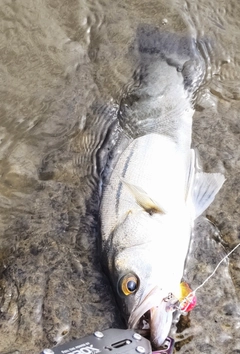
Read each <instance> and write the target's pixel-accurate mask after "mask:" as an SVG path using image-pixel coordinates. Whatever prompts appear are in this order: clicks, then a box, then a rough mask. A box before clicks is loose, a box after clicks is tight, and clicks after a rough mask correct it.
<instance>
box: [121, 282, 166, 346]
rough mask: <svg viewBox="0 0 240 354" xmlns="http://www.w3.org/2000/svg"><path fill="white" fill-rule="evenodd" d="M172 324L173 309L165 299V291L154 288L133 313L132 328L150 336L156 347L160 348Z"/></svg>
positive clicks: (131, 316)
mask: <svg viewBox="0 0 240 354" xmlns="http://www.w3.org/2000/svg"><path fill="white" fill-rule="evenodd" d="M171 324H172V311H171V310H169V306H168V303H167V302H166V301H165V300H164V296H163V292H162V291H161V290H160V289H159V288H158V287H155V288H153V289H152V290H151V291H150V292H149V293H148V295H147V296H146V297H145V298H144V299H143V301H142V302H141V303H140V305H139V306H138V307H136V308H135V309H134V311H133V312H132V313H131V315H130V317H129V321H128V325H129V327H130V328H134V329H136V330H137V331H138V332H139V333H140V334H142V335H143V336H146V337H150V340H151V342H152V344H153V346H154V347H156V348H159V347H160V346H161V345H162V344H163V342H164V341H165V339H166V337H167V336H168V333H169V331H170V328H171Z"/></svg>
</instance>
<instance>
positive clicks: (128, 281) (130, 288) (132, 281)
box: [120, 274, 139, 296]
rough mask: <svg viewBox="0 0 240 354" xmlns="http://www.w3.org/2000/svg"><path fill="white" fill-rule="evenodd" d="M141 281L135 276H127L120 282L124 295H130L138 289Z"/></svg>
mask: <svg viewBox="0 0 240 354" xmlns="http://www.w3.org/2000/svg"><path fill="white" fill-rule="evenodd" d="M138 285H139V280H138V278H137V277H136V275H134V274H127V275H125V276H124V277H122V279H121V280H120V288H121V291H122V292H123V294H124V295H127V296H128V295H130V294H133V293H135V292H136V290H137V289H138Z"/></svg>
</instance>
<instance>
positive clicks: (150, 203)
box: [121, 178, 165, 215]
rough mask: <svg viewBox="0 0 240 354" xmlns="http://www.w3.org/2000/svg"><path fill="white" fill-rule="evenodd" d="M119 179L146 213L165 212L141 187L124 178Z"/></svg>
mask: <svg viewBox="0 0 240 354" xmlns="http://www.w3.org/2000/svg"><path fill="white" fill-rule="evenodd" d="M121 181H122V183H123V184H124V185H125V186H127V187H128V189H129V190H130V192H131V193H132V195H133V196H134V198H135V199H136V202H137V203H138V205H140V206H141V207H142V208H143V209H144V210H145V211H146V212H147V213H149V214H150V215H152V214H155V213H160V214H165V211H164V209H163V208H161V207H160V206H159V205H158V203H157V202H155V201H154V200H153V199H152V198H150V197H149V195H148V194H147V193H146V192H145V191H144V190H143V189H142V188H141V187H138V186H136V185H134V184H131V183H129V182H127V181H126V180H125V179H124V178H121Z"/></svg>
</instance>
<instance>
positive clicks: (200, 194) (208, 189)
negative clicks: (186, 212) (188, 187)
mask: <svg viewBox="0 0 240 354" xmlns="http://www.w3.org/2000/svg"><path fill="white" fill-rule="evenodd" d="M224 181H225V177H224V175H222V174H221V173H205V172H197V173H196V175H195V178H194V185H193V190H192V201H193V206H194V209H195V218H197V217H198V216H199V215H201V214H202V213H203V212H204V211H205V210H206V209H207V208H208V207H209V205H210V204H211V203H212V202H213V200H214V198H215V196H216V194H217V193H218V191H219V190H220V188H221V187H222V185H223V183H224Z"/></svg>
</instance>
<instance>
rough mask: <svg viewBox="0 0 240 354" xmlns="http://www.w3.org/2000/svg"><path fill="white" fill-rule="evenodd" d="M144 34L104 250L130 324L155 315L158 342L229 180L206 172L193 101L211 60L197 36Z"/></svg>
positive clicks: (124, 105)
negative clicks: (206, 217)
mask: <svg viewBox="0 0 240 354" xmlns="http://www.w3.org/2000/svg"><path fill="white" fill-rule="evenodd" d="M140 34H141V35H144V36H145V37H144V38H142V37H141V36H140V39H138V47H137V49H138V50H137V52H138V56H139V58H140V59H139V67H140V69H139V70H138V72H139V73H140V74H139V75H140V76H139V77H140V79H139V80H140V82H139V84H138V85H135V87H134V88H133V90H132V91H131V92H130V93H129V94H128V97H125V98H124V100H123V102H121V108H120V113H119V125H120V127H121V129H122V134H125V135H126V136H127V137H128V140H127V141H128V143H127V144H126V146H125V147H124V149H123V151H122V152H121V154H119V156H118V159H117V161H116V162H115V165H114V166H112V168H111V169H109V170H108V171H109V175H108V177H107V178H106V181H105V182H104V184H103V193H102V200H101V206H100V221H101V248H102V250H101V251H102V263H103V266H104V268H105V270H106V271H107V272H108V275H109V277H110V280H111V282H112V286H113V289H114V291H115V294H116V298H117V301H118V303H119V306H120V309H121V314H122V315H123V316H124V318H125V319H126V322H127V325H128V327H129V328H135V329H138V328H142V326H144V323H145V322H146V321H147V322H148V324H149V327H150V338H151V342H152V344H153V347H155V348H159V347H160V346H161V345H162V344H163V343H164V340H165V339H166V337H167V335H168V333H169V331H170V328H171V325H172V320H173V313H174V310H175V309H174V307H171V306H169V300H168V299H169V296H173V297H174V298H179V293H180V288H181V285H180V284H181V281H182V276H183V270H184V264H185V259H186V256H187V253H188V248H189V241H190V237H191V232H192V229H193V225H194V220H195V219H196V218H197V217H198V216H200V215H201V214H202V213H203V212H204V211H205V210H206V209H207V208H208V206H209V205H210V204H211V203H212V202H213V200H214V198H215V196H216V194H217V193H218V191H219V190H220V188H221V187H222V185H223V183H224V181H225V177H224V175H223V174H221V173H206V172H203V171H202V170H201V168H200V167H199V158H198V154H197V152H196V151H195V150H194V149H193V148H192V116H193V114H194V109H193V104H192V102H193V99H192V97H193V94H194V92H195V91H196V88H197V87H198V85H199V83H200V82H201V79H200V78H199V76H198V77H197V78H196V77H195V78H194V75H196V73H197V72H201V70H200V69H199V67H202V65H203V64H202V63H203V62H202V59H201V55H200V53H199V51H198V49H197V47H196V43H195V41H194V40H192V39H185V38H184V39H183V37H181V38H178V37H177V40H176V37H174V36H173V35H172V34H170V35H169V34H159V32H158V31H152V30H150V31H146V30H145V31H140ZM159 36H160V37H159ZM159 38H160V39H159ZM173 38H174V43H175V44H174V46H175V47H172V46H171V45H172V44H171V43H172V40H173ZM149 39H151V43H153V44H154V45H153V46H152V47H154V48H152V47H151V43H150V44H149ZM159 43H160V44H159ZM179 43H180V44H179ZM183 43H184V44H185V46H184V48H185V50H183V49H182V45H183ZM157 45H159V46H160V47H161V48H160V49H159V51H157V49H156V46H157ZM176 46H177V48H176ZM180 67H181V68H182V70H180V69H179V68H180ZM192 67H194V68H195V70H193V68H192ZM184 68H187V69H186V70H187V72H188V75H187V80H188V83H187V84H186V71H185V69H184ZM189 68H190V69H189ZM196 68H197V69H196ZM198 69H199V70H198ZM189 73H191V75H192V79H191V77H190V76H191V75H190V74H189ZM201 75H202V74H201ZM190 79H191V80H190ZM190 82H191V84H190ZM126 96H127V95H126ZM185 289H186V286H185ZM182 293H184V291H182ZM186 293H187V294H188V293H189V291H187V292H186ZM180 297H181V296H180ZM182 300H183V298H181V301H182ZM183 309H184V306H183ZM144 321H145V322H144Z"/></svg>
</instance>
